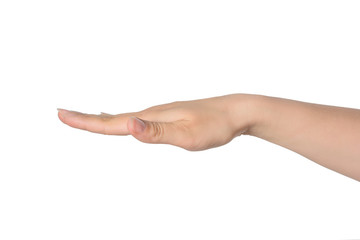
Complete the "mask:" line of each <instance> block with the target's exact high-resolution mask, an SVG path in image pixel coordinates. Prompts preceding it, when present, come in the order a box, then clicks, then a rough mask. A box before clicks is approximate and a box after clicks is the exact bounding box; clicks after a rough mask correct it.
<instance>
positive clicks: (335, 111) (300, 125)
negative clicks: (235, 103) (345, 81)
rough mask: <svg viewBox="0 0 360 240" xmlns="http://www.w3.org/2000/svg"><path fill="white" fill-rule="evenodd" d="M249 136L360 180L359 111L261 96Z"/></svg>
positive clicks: (258, 98) (256, 102)
mask: <svg viewBox="0 0 360 240" xmlns="http://www.w3.org/2000/svg"><path fill="white" fill-rule="evenodd" d="M254 104H255V107H254V109H257V110H258V111H257V113H256V118H255V120H254V123H253V125H252V128H250V129H249V132H248V134H249V135H253V136H256V137H259V138H262V139H265V140H267V141H269V142H272V143H275V144H278V145H280V146H283V147H285V148H288V149H290V150H292V151H294V152H297V153H299V154H301V155H303V156H304V157H306V158H308V159H310V160H313V161H315V162H316V163H318V164H320V165H322V166H324V167H327V168H329V169H332V170H334V171H337V172H339V173H342V174H344V175H346V176H349V177H351V178H354V179H356V180H358V181H360V110H357V109H350V108H341V107H334V106H325V105H318V104H310V103H305V102H299V101H292V100H287V99H280V98H272V97H265V96H258V97H257V98H256V99H255V100H254Z"/></svg>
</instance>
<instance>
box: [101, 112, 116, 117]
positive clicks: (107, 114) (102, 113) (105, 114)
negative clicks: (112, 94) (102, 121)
mask: <svg viewBox="0 0 360 240" xmlns="http://www.w3.org/2000/svg"><path fill="white" fill-rule="evenodd" d="M101 115H103V116H109V117H110V116H114V115H112V114H109V113H104V112H101Z"/></svg>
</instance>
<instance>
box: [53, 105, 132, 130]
mask: <svg viewBox="0 0 360 240" xmlns="http://www.w3.org/2000/svg"><path fill="white" fill-rule="evenodd" d="M130 116H134V113H124V114H117V115H109V114H101V115H96V114H86V113H81V112H76V111H69V110H65V109H58V117H59V119H60V120H61V121H62V122H63V123H65V124H66V125H69V126H70V127H73V128H78V129H81V130H86V131H89V132H93V133H101V134H107V135H129V134H130V133H129V130H128V128H127V121H128V118H129V117H130Z"/></svg>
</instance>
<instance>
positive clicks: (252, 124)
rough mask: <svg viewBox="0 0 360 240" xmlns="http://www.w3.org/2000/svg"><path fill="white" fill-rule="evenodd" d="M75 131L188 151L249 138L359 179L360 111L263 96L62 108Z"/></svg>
mask: <svg viewBox="0 0 360 240" xmlns="http://www.w3.org/2000/svg"><path fill="white" fill-rule="evenodd" d="M58 116H59V118H60V120H61V121H62V122H63V123H65V124H67V125H69V126H71V127H74V128H78V129H82V130H87V131H90V132H94V133H100V134H108V135H123V136H124V135H132V136H133V137H135V138H136V139H138V140H139V141H141V142H144V143H161V144H171V145H174V146H178V147H181V148H184V149H186V150H189V151H200V150H205V149H209V148H214V147H219V146H222V145H224V144H226V143H228V142H230V141H231V140H232V139H233V138H235V137H237V136H240V135H243V134H246V135H251V136H255V137H258V138H262V139H264V140H267V141H269V142H272V143H275V144H278V145H280V146H283V147H285V148H287V149H290V150H292V151H294V152H297V153H298V154H301V155H303V156H304V157H306V158H308V159H310V160H312V161H314V162H316V163H318V164H320V165H322V166H324V167H327V168H329V169H332V170H334V171H336V172H339V173H341V174H343V175H345V176H348V177H351V178H353V179H355V180H358V181H360V110H358V109H350V108H342V107H334V106H326V105H319V104H312V103H305V102H300V101H294V100H289V99H282V98H274V97H268V96H261V95H250V94H231V95H225V96H219V97H213V98H206V99H199V100H193V101H178V102H172V103H168V104H163V105H158V106H154V107H150V108H147V109H145V110H142V111H139V112H131V113H123V114H116V115H111V114H107V113H101V114H99V115H95V114H84V113H80V112H75V111H69V110H65V109H58Z"/></svg>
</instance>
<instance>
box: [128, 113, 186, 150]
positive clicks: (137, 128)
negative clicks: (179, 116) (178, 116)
mask: <svg viewBox="0 0 360 240" xmlns="http://www.w3.org/2000/svg"><path fill="white" fill-rule="evenodd" d="M185 121H186V120H180V121H175V122H153V121H146V120H143V119H139V118H137V117H130V118H129V120H128V123H127V126H128V129H129V133H130V134H131V135H132V136H134V137H135V138H136V139H138V140H139V141H141V142H145V143H164V144H171V145H175V146H179V147H183V148H186V147H187V146H190V145H192V143H191V134H190V131H189V128H188V127H187V125H186V122H185Z"/></svg>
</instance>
